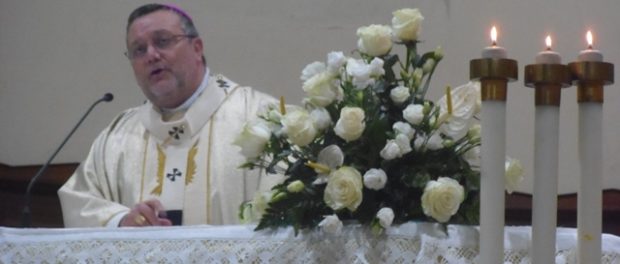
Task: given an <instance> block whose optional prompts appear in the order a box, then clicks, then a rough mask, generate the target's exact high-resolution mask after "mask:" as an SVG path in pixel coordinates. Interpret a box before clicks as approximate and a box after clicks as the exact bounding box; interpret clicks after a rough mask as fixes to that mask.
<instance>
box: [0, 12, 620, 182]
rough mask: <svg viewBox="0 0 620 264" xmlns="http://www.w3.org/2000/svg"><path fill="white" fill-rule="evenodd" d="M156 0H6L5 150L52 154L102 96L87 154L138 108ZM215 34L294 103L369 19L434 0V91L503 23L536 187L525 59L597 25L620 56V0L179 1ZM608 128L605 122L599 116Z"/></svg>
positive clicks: (575, 48) (0, 154) (0, 74)
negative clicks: (309, 71)
mask: <svg viewBox="0 0 620 264" xmlns="http://www.w3.org/2000/svg"><path fill="white" fill-rule="evenodd" d="M144 3H147V1H128V0H123V1H121V0H114V1H98V0H59V1H45V0H24V1H21V0H0V163H5V164H8V165H14V166H17V165H29V164H42V163H44V162H45V161H46V160H47V158H48V157H49V156H50V155H51V154H52V152H53V151H54V149H55V148H56V146H58V144H60V142H61V141H62V139H63V138H64V137H65V135H66V134H67V133H68V132H69V130H70V129H71V128H72V127H73V125H74V124H75V123H76V122H77V121H78V119H79V118H80V117H81V115H82V114H83V113H84V111H86V109H87V108H88V106H89V105H90V104H91V103H92V102H94V101H95V100H97V99H98V98H100V97H101V96H102V95H103V94H104V93H105V92H112V93H114V95H115V100H114V101H113V102H111V103H107V104H102V105H99V106H98V107H97V109H96V110H95V111H94V112H93V113H92V114H91V116H89V117H88V119H87V120H86V121H85V123H84V124H83V125H82V127H81V128H80V129H79V130H78V132H77V133H76V134H75V135H74V137H73V138H72V139H71V140H70V141H69V143H68V144H67V146H66V147H65V149H64V150H63V151H62V152H61V153H60V154H59V156H58V157H57V158H56V160H55V163H66V162H79V161H81V160H82V159H83V158H84V157H85V156H86V154H87V153H88V150H89V148H90V144H91V142H92V140H93V139H94V138H95V137H96V135H97V134H98V133H99V132H100V131H101V130H102V129H103V128H104V127H105V126H106V125H107V124H108V123H109V122H110V121H111V120H112V118H113V117H114V116H115V115H117V114H118V113H119V112H120V111H122V110H123V109H125V108H128V107H131V106H135V105H139V104H141V103H142V102H144V100H145V99H144V96H143V95H142V93H141V92H140V89H139V88H138V86H137V85H136V83H135V81H134V79H133V73H132V70H131V67H130V64H129V62H128V61H127V59H126V58H125V57H124V55H123V52H124V50H125V42H124V41H125V26H126V19H127V16H128V15H129V13H130V12H131V10H133V9H134V8H135V7H137V6H139V5H141V4H144ZM175 3H176V4H177V5H179V6H180V7H182V8H183V9H185V10H187V11H188V12H189V13H190V15H191V16H193V18H194V22H195V24H196V26H197V27H198V30H199V31H200V33H201V35H202V37H203V40H204V41H205V51H206V54H205V55H206V57H207V61H208V65H209V67H210V68H211V71H212V72H213V73H223V74H225V75H226V76H228V77H229V78H231V79H233V80H235V81H237V82H239V83H240V84H243V85H250V86H253V87H255V88H257V89H260V90H262V91H265V92H268V93H270V94H272V95H274V96H280V95H284V96H285V97H286V98H287V102H288V103H295V104H298V103H299V102H300V101H301V99H302V97H303V91H302V90H301V81H300V80H299V75H300V72H301V70H302V69H303V67H304V66H305V65H306V64H308V63H310V62H313V61H316V60H320V61H323V60H325V57H326V54H327V53H328V52H330V51H333V50H340V51H344V52H345V53H349V52H351V51H353V50H354V49H355V48H356V41H357V37H356V35H355V32H356V30H357V28H358V27H360V26H366V25H369V24H389V23H390V21H391V18H392V11H394V10H396V9H399V8H405V7H411V8H420V10H421V12H422V14H423V15H424V17H425V20H424V23H423V25H422V34H421V36H420V39H421V40H423V41H424V42H423V44H421V45H420V50H422V51H430V50H433V49H434V48H435V47H436V46H438V45H440V46H442V47H443V49H444V51H445V54H446V55H445V57H444V60H443V61H442V62H441V63H440V65H439V68H438V70H437V72H436V74H435V76H434V78H433V81H432V88H431V91H430V94H429V98H430V99H433V100H435V99H438V98H439V97H440V96H441V93H442V91H443V87H444V86H445V85H448V84H450V85H452V86H457V85H460V84H462V83H465V82H467V81H468V78H469V60H471V59H474V58H478V57H480V51H481V50H482V48H484V47H485V46H487V45H488V44H489V42H490V41H489V36H488V34H489V33H488V31H489V29H490V27H491V26H492V25H497V26H498V28H499V44H500V45H501V46H504V47H505V48H506V49H507V50H508V54H509V57H511V58H513V59H516V60H518V61H519V81H517V82H514V83H510V84H509V99H508V103H507V104H508V110H507V112H508V116H507V131H508V134H507V138H508V143H507V153H508V154H509V155H510V156H513V157H516V158H518V159H520V160H521V162H522V163H523V165H524V167H525V178H526V179H525V181H524V183H523V184H522V186H521V188H520V191H525V192H531V190H532V182H533V175H532V171H533V149H534V143H533V141H534V91H533V90H532V89H531V88H526V87H525V86H524V85H523V68H524V67H525V65H527V64H531V63H533V62H534V56H535V55H536V53H537V52H539V51H541V50H543V49H544V38H545V36H546V35H547V34H551V36H552V38H553V42H554V50H556V51H558V52H559V53H560V54H561V55H562V57H563V62H564V63H568V62H571V61H574V60H575V59H576V56H577V54H578V52H579V51H580V50H582V49H584V48H585V46H586V43H585V37H584V36H585V32H586V30H587V29H592V30H593V31H594V35H595V48H597V49H599V50H601V51H602V52H603V53H604V55H605V61H608V62H611V63H615V64H618V63H620V34H619V31H618V28H617V27H618V25H620V17H619V16H618V15H617V12H618V10H620V2H619V1H616V0H592V1H578V0H545V1H540V0H521V1H514V0H496V1H486V0H467V1H465V0H419V1H404V0H384V1H376V0H375V1H370V0H314V1H304V0H288V1H282V0H260V1H236V0H208V1H205V0H203V1H200V0H191V1H178V2H175ZM575 94H576V88H575V87H570V88H567V89H565V90H564V91H563V93H562V106H561V114H560V116H561V120H560V134H559V135H558V137H559V141H560V145H561V146H560V149H559V151H560V162H559V166H560V168H559V174H560V180H559V190H560V192H561V193H569V192H575V191H576V190H577V185H578V177H579V159H578V152H579V150H578V148H577V143H578V133H577V121H578V120H577V117H578V105H577V103H576V95H575ZM618 109H620V91H618V85H616V84H614V85H610V86H606V87H605V104H604V116H603V120H604V125H603V140H604V147H603V156H604V160H603V166H604V167H603V172H604V184H605V188H616V189H620V174H619V173H618V171H619V170H620V162H619V161H620V157H619V156H620V145H619V143H618V140H617V139H618V138H619V137H620V136H619V135H620V115H619V114H618ZM592 129H593V130H595V129H596V128H592Z"/></svg>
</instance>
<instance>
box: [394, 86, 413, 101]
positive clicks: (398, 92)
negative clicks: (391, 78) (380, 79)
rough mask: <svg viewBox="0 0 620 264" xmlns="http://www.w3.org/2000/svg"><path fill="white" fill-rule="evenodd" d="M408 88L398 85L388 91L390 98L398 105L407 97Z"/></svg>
mask: <svg viewBox="0 0 620 264" xmlns="http://www.w3.org/2000/svg"><path fill="white" fill-rule="evenodd" d="M409 96H410V94H409V88H407V87H405V86H398V87H396V88H394V89H392V90H391V91H390V98H391V99H392V101H394V103H396V105H400V104H402V103H404V102H405V101H407V99H409Z"/></svg>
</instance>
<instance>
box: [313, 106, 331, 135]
mask: <svg viewBox="0 0 620 264" xmlns="http://www.w3.org/2000/svg"><path fill="white" fill-rule="evenodd" d="M310 117H312V121H314V125H315V127H316V128H317V129H318V130H323V129H326V128H327V127H329V125H331V124H332V118H331V117H330V116H329V112H327V109H325V108H323V107H317V108H314V109H312V111H311V112H310Z"/></svg>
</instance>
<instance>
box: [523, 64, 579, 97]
mask: <svg viewBox="0 0 620 264" xmlns="http://www.w3.org/2000/svg"><path fill="white" fill-rule="evenodd" d="M524 79H525V86H527V87H532V88H535V91H536V97H535V104H536V105H555V106H559V105H560V98H561V88H565V87H568V86H570V84H571V75H570V72H569V70H568V67H567V66H566V65H562V64H531V65H527V66H525V73H524Z"/></svg>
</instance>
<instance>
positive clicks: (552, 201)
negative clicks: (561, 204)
mask: <svg viewBox="0 0 620 264" xmlns="http://www.w3.org/2000/svg"><path fill="white" fill-rule="evenodd" d="M559 116H560V107H559V106H557V105H537V106H536V115H535V118H536V129H535V131H536V132H535V138H534V146H535V148H534V193H533V196H532V197H533V201H532V204H533V210H532V263H533V264H539V263H540V264H543V263H545V264H546V263H555V244H556V241H555V236H556V225H557V216H556V213H555V212H556V211H557V193H558V135H559V123H560V122H559Z"/></svg>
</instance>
